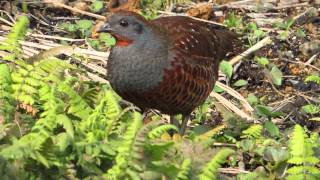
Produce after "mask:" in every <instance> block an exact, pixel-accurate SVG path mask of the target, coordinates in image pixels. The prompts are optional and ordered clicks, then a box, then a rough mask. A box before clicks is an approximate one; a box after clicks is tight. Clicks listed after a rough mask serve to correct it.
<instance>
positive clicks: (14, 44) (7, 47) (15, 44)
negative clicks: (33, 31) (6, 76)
mask: <svg viewBox="0 0 320 180" xmlns="http://www.w3.org/2000/svg"><path fill="white" fill-rule="evenodd" d="M28 25H29V20H28V18H27V17H26V16H20V17H19V19H18V21H17V22H16V24H15V25H14V26H13V27H12V28H11V30H10V33H9V34H8V35H7V36H6V39H5V41H4V43H3V44H0V50H4V51H9V52H10V55H8V56H4V57H3V59H4V60H7V61H14V60H15V59H16V57H17V56H18V55H20V53H21V51H20V50H19V48H20V45H19V40H21V39H23V38H24V36H25V34H26V31H27V26H28Z"/></svg>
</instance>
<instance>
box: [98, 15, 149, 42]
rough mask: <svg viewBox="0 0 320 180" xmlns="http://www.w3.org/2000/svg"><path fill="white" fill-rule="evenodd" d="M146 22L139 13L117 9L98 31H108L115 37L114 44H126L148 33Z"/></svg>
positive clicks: (140, 38) (141, 38)
mask: <svg viewBox="0 0 320 180" xmlns="http://www.w3.org/2000/svg"><path fill="white" fill-rule="evenodd" d="M147 24H148V22H147V21H146V19H145V18H144V17H142V16H141V15H139V14H137V13H134V12H128V11H118V12H115V13H113V14H111V15H110V16H109V17H108V18H107V21H106V23H105V24H104V25H103V26H102V27H101V28H100V29H99V30H98V32H107V33H110V34H111V35H112V36H114V37H115V39H116V41H117V42H116V46H128V45H130V44H131V43H132V42H134V41H139V40H140V41H141V40H143V38H144V37H145V36H144V35H145V34H146V33H148V30H147V28H146V27H147V26H148V25H147Z"/></svg>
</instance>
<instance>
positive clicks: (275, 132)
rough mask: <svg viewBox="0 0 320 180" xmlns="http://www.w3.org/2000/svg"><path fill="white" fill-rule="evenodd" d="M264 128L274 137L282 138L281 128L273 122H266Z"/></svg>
mask: <svg viewBox="0 0 320 180" xmlns="http://www.w3.org/2000/svg"><path fill="white" fill-rule="evenodd" d="M264 128H266V130H267V131H268V132H269V133H270V135H271V136H273V137H280V131H279V128H278V127H277V126H276V125H275V124H274V123H273V122H271V121H266V122H265V123H264Z"/></svg>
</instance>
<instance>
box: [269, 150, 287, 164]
mask: <svg viewBox="0 0 320 180" xmlns="http://www.w3.org/2000/svg"><path fill="white" fill-rule="evenodd" d="M263 158H264V159H265V160H267V161H270V162H281V161H285V160H287V159H288V158H289V152H288V151H287V150H286V149H282V148H277V147H266V149H265V151H264V152H263Z"/></svg>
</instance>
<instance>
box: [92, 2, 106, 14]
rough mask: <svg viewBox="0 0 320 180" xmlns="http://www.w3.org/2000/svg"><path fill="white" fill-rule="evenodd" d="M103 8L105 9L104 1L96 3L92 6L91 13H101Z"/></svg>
mask: <svg viewBox="0 0 320 180" xmlns="http://www.w3.org/2000/svg"><path fill="white" fill-rule="evenodd" d="M102 8H103V2H102V1H94V2H93V3H92V4H91V6H90V9H91V11H93V12H95V13H96V12H99V11H100V10H101V9H102Z"/></svg>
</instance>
